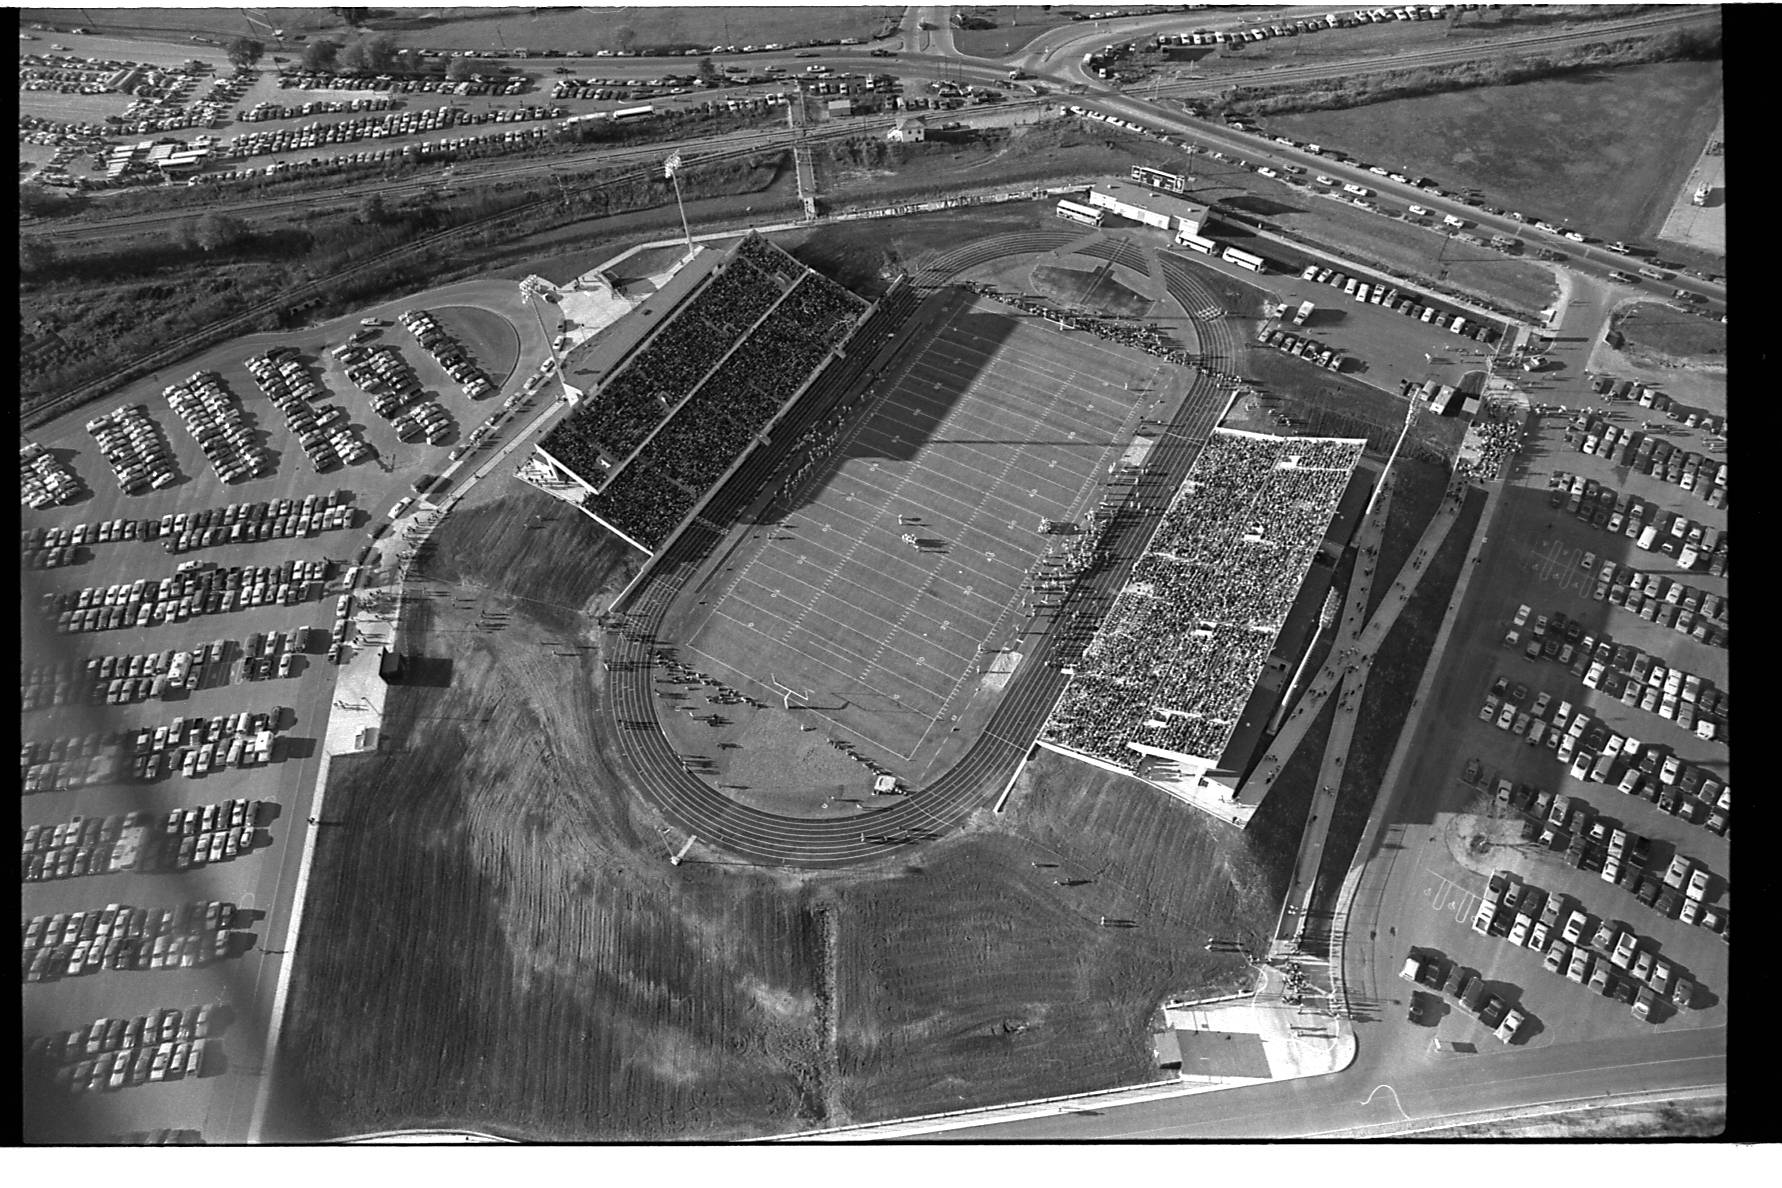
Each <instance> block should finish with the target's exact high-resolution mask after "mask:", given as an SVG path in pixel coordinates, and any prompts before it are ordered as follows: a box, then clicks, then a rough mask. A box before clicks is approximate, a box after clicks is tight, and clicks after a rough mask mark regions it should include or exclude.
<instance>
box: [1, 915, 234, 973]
mask: <svg viewBox="0 0 1782 1188" xmlns="http://www.w3.org/2000/svg"><path fill="white" fill-rule="evenodd" d="M236 915H237V910H236V907H235V905H234V904H233V903H225V902H222V901H220V900H197V901H194V902H191V903H184V904H180V905H178V906H177V907H174V908H139V907H131V906H130V905H129V904H120V903H113V904H108V905H107V906H106V907H105V909H104V910H102V911H86V912H58V913H56V914H54V915H39V916H33V917H32V918H31V919H30V920H29V921H27V922H26V923H25V926H24V928H23V930H22V932H23V938H22V942H21V945H22V951H21V957H20V963H21V967H22V970H23V974H24V979H25V981H27V982H42V981H51V980H55V979H58V978H64V977H79V976H81V975H83V974H89V973H98V972H100V971H102V970H143V969H175V968H191V967H192V966H195V965H206V964H209V963H210V962H211V961H214V960H217V959H219V958H223V957H227V956H229V955H230V954H231V953H232V952H233V951H234V947H235V946H234V933H233V931H232V930H233V929H234V927H235V920H236Z"/></svg>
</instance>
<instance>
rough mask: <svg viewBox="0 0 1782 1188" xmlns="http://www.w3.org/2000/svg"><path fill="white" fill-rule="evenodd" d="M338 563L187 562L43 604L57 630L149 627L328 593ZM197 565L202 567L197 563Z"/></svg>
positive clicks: (49, 597) (51, 596)
mask: <svg viewBox="0 0 1782 1188" xmlns="http://www.w3.org/2000/svg"><path fill="white" fill-rule="evenodd" d="M331 565H332V563H331V562H329V561H325V560H320V561H296V560H292V561H286V562H284V563H283V564H282V565H245V566H244V565H231V566H229V567H227V568H222V567H218V566H215V565H213V564H209V563H199V562H194V561H184V562H181V563H180V567H179V570H178V571H177V572H176V573H175V574H174V575H173V576H172V577H166V578H161V579H160V580H159V581H151V580H150V579H148V578H137V579H136V581H134V582H128V583H118V584H116V585H111V586H86V587H83V588H82V589H79V590H69V591H64V592H60V593H58V592H55V591H50V592H48V593H46V594H44V596H43V598H42V600H41V602H40V605H41V608H42V610H43V612H44V613H45V614H46V615H53V616H54V617H55V619H56V630H57V631H59V632H61V633H62V634H64V635H67V634H70V633H73V632H85V631H110V630H113V629H114V628H122V627H147V626H151V625H154V624H159V623H164V622H167V621H169V620H171V621H173V622H175V623H183V622H185V621H186V620H187V619H188V618H191V617H193V616H195V615H215V614H224V613H227V612H229V611H234V610H240V609H243V608H245V607H250V606H271V605H274V604H276V605H279V606H297V605H299V604H300V603H304V602H309V601H312V600H313V599H316V598H320V597H322V594H323V585H324V583H325V582H326V581H327V578H328V573H329V569H330V567H331ZM194 566H196V567H197V568H192V567H194Z"/></svg>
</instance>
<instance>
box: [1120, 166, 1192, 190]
mask: <svg viewBox="0 0 1782 1188" xmlns="http://www.w3.org/2000/svg"><path fill="white" fill-rule="evenodd" d="M1132 180H1133V181H1135V182H1143V183H1144V184H1145V185H1147V186H1150V187H1151V188H1152V189H1156V190H1168V191H1169V192H1170V193H1172V194H1185V193H1187V192H1188V179H1187V178H1185V177H1182V176H1181V175H1180V174H1175V173H1165V172H1164V171H1163V170H1161V169H1152V168H1151V167H1150V166H1149V165H1134V166H1133V167H1132Z"/></svg>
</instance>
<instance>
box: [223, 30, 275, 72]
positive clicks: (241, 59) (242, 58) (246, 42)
mask: <svg viewBox="0 0 1782 1188" xmlns="http://www.w3.org/2000/svg"><path fill="white" fill-rule="evenodd" d="M227 52H228V54H229V60H230V61H231V62H233V63H235V65H237V66H252V65H253V64H254V63H255V62H258V61H259V60H260V59H261V57H263V56H264V55H265V53H266V47H265V46H264V45H262V44H261V43H260V42H258V41H255V40H254V39H253V38H252V37H237V38H236V39H235V40H234V41H231V42H230V43H229V46H228V50H227Z"/></svg>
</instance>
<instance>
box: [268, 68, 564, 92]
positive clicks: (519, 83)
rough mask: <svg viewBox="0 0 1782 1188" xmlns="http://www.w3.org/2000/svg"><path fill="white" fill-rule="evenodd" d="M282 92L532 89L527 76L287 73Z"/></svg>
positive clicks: (281, 83)
mask: <svg viewBox="0 0 1782 1188" xmlns="http://www.w3.org/2000/svg"><path fill="white" fill-rule="evenodd" d="M278 85H279V89H280V90H286V91H288V90H302V91H322V90H335V91H389V92H391V93H392V94H406V95H415V94H423V95H425V94H441V95H519V94H523V93H524V92H525V90H526V88H527V87H528V86H529V85H531V84H530V80H529V79H527V78H526V77H525V76H524V75H520V76H518V77H515V78H513V79H502V78H499V77H493V76H489V75H484V74H478V75H474V76H472V77H471V78H467V79H463V80H461V81H459V82H453V81H451V80H450V79H444V78H395V77H393V76H392V75H388V74H310V73H308V72H306V71H286V72H284V73H281V74H280V75H279V76H278Z"/></svg>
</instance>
